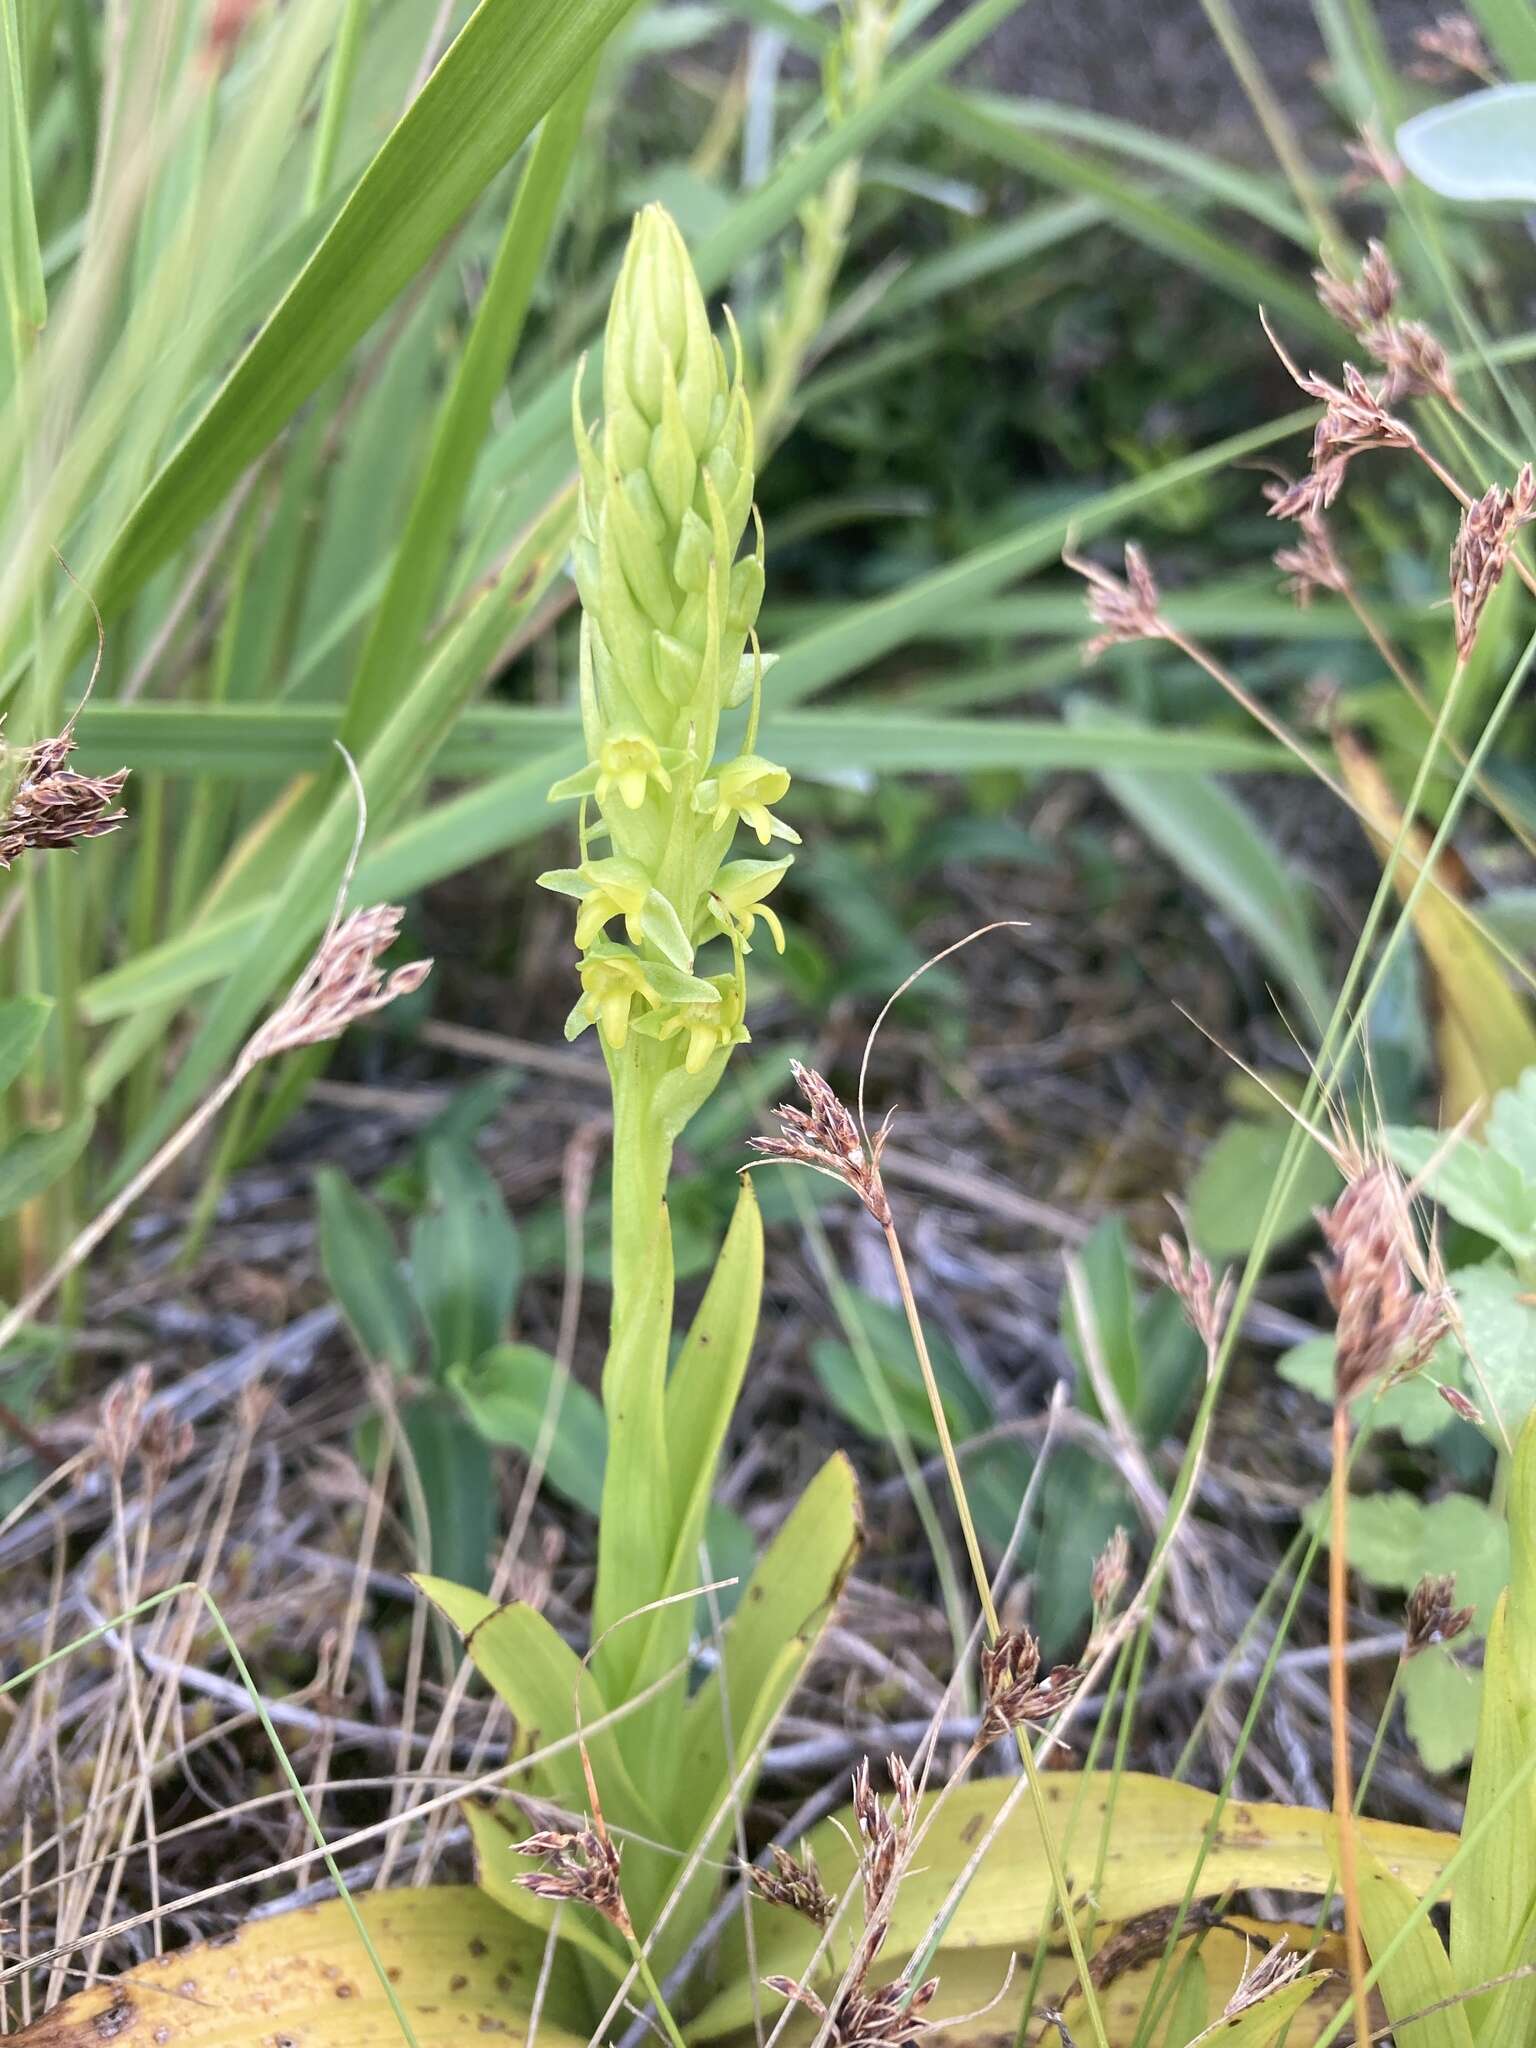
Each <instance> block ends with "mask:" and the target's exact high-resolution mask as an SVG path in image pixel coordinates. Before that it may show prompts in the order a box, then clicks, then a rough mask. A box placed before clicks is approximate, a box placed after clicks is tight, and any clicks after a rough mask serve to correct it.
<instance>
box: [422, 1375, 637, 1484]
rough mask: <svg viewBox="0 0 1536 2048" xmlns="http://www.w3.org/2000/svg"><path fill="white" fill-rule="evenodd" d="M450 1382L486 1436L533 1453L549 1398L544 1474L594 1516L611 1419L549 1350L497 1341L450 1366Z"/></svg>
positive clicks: (530, 1454)
mask: <svg viewBox="0 0 1536 2048" xmlns="http://www.w3.org/2000/svg"><path fill="white" fill-rule="evenodd" d="M448 1385H449V1386H450V1387H451V1388H452V1390H453V1392H454V1394H455V1395H456V1396H457V1397H458V1400H459V1401H460V1403H461V1404H462V1406H463V1409H464V1413H465V1414H466V1415H467V1416H468V1417H469V1419H470V1421H471V1422H472V1423H473V1424H474V1426H475V1428H476V1429H477V1430H478V1431H479V1432H480V1434H481V1436H483V1437H484V1438H485V1440H486V1442H487V1443H490V1444H504V1445H507V1446H509V1447H511V1448H512V1449H515V1450H519V1451H522V1452H524V1453H525V1454H526V1455H527V1456H528V1457H530V1458H531V1457H532V1456H533V1454H534V1451H535V1449H536V1448H537V1446H538V1443H539V1439H540V1437H541V1436H542V1435H543V1432H544V1417H545V1411H546V1409H548V1408H549V1407H551V1405H552V1406H553V1410H554V1427H553V1430H552V1431H551V1433H550V1438H549V1444H548V1447H547V1450H546V1454H545V1464H544V1476H545V1478H546V1480H547V1481H548V1483H549V1484H550V1485H551V1486H552V1487H553V1488H554V1489H555V1491H556V1493H558V1494H560V1495H562V1496H563V1498H564V1499H566V1500H568V1501H570V1502H571V1504H572V1505H573V1506H574V1507H578V1508H582V1509H584V1510H585V1512H586V1513H587V1514H589V1515H596V1514H597V1513H598V1512H599V1511H600V1509H601V1507H602V1501H603V1468H604V1465H605V1464H606V1462H607V1458H608V1425H607V1423H606V1422H605V1421H604V1419H603V1411H602V1408H601V1406H600V1405H599V1403H598V1402H597V1400H596V1399H595V1398H594V1397H593V1396H592V1395H591V1394H590V1393H588V1391H587V1389H586V1388H585V1387H584V1386H582V1385H581V1383H580V1381H578V1380H574V1379H572V1378H571V1376H570V1374H569V1373H563V1372H562V1371H561V1369H560V1366H559V1364H558V1363H557V1361H556V1360H555V1359H553V1358H551V1357H550V1355H549V1353H548V1352H547V1351H540V1350H539V1349H538V1348H537V1346H536V1345H533V1344H494V1345H492V1347H491V1349H490V1350H489V1351H485V1352H482V1353H481V1355H480V1356H479V1357H478V1358H477V1359H476V1360H475V1362H474V1364H473V1365H452V1366H450V1367H449V1368H448Z"/></svg>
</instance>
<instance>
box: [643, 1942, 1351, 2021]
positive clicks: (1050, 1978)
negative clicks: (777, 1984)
mask: <svg viewBox="0 0 1536 2048" xmlns="http://www.w3.org/2000/svg"><path fill="white" fill-rule="evenodd" d="M769 1919H770V1916H769V1915H768V1914H767V1913H764V1912H763V1911H761V1910H760V1911H759V1915H758V1926H759V1928H762V1927H763V1926H764V1925H765V1924H767V1923H768V1921H769ZM1113 1931H1114V1930H1113V1929H1110V1928H1106V1929H1104V1933H1105V1934H1106V1935H1109V1934H1111V1933H1112V1932H1113ZM1282 1937H1288V1938H1289V1940H1290V1943H1291V1946H1292V1948H1293V1949H1305V1948H1307V1947H1308V1946H1309V1945H1310V1944H1311V1942H1312V1941H1313V1940H1314V1938H1315V1937H1314V1933H1313V1930H1312V1929H1311V1928H1310V1927H1305V1926H1300V1925H1297V1924H1295V1923H1281V1924H1275V1923H1273V1922H1262V1921H1256V1920H1245V1919H1241V1918H1237V1917H1232V1918H1229V1919H1227V1920H1226V1921H1224V1922H1223V1924H1222V1925H1221V1926H1220V1927H1212V1928H1209V1929H1207V1930H1206V1931H1205V1932H1204V1934H1203V1935H1201V1936H1199V1937H1198V1938H1197V1937H1195V1936H1194V1935H1190V1936H1188V1937H1187V1938H1186V1939H1185V1940H1184V1941H1183V1942H1181V1943H1180V1956H1181V1960H1180V1962H1179V1964H1178V1965H1177V1968H1178V1969H1179V1973H1180V1991H1179V1993H1178V1994H1176V1995H1175V1997H1174V1998H1173V1999H1172V2000H1171V2001H1170V2003H1169V2004H1168V2006H1167V2008H1166V2012H1167V2018H1166V2020H1162V2021H1159V2022H1158V2023H1157V2024H1156V2026H1155V2027H1154V2029H1153V2032H1152V2035H1151V2048H1189V2044H1190V2043H1191V2042H1192V2041H1193V2039H1194V2037H1195V2035H1197V2034H1199V2033H1200V2032H1202V2030H1203V2029H1204V2028H1205V2027H1206V2026H1208V2025H1209V2024H1211V2023H1212V2022H1213V2021H1216V2020H1218V2019H1219V2018H1220V2015H1221V2012H1222V2009H1223V2007H1224V2006H1225V2005H1226V2002H1227V2000H1228V1999H1229V1998H1230V1997H1231V1996H1232V1993H1233V1992H1234V1991H1235V1990H1236V1989H1237V1985H1238V1980H1239V1979H1240V1978H1241V1976H1242V1974H1243V1971H1244V1969H1245V1968H1247V1967H1251V1965H1252V1964H1253V1963H1254V1962H1256V1961H1257V1960H1258V1959H1259V1958H1260V1957H1261V1956H1262V1955H1263V1953H1264V1951H1265V1949H1266V1948H1268V1947H1269V1945H1270V1944H1271V1943H1272V1942H1275V1941H1278V1940H1280V1939H1281V1938H1282ZM1010 1960H1013V1961H1014V1970H1013V1976H1012V1979H1011V1980H1010V1978H1009V1975H1008V1968H1009V1962H1010ZM1315 1961H1316V1963H1317V1965H1318V1969H1317V1974H1316V1976H1315V1978H1314V1985H1313V1988H1314V1989H1315V1991H1316V1993H1317V1995H1316V1997H1315V1998H1314V1999H1313V2000H1312V2001H1311V2002H1310V2003H1306V2002H1305V2001H1298V2003H1300V2004H1302V2006H1303V2009H1302V2010H1301V2011H1300V2012H1298V2013H1297V2014H1296V2017H1295V2018H1293V2019H1292V2021H1291V2027H1290V2032H1289V2033H1288V2034H1287V2035H1286V2048H1312V2044H1313V2042H1315V2041H1316V2039H1317V2037H1318V2035H1319V2034H1320V2033H1321V2032H1322V2030H1323V2028H1324V2026H1325V2025H1326V2024H1327V2022H1328V2021H1329V2020H1330V2019H1331V2018H1332V2017H1333V2015H1334V2013H1335V2012H1336V2011H1337V2010H1338V2008H1339V2006H1340V2005H1341V2004H1342V2003H1343V1997H1344V1980H1343V1977H1342V1974H1341V1973H1342V1970H1343V1967H1344V1954H1343V1945H1342V1943H1341V1942H1340V1940H1339V1939H1338V1937H1337V1936H1335V1935H1328V1936H1326V1937H1325V1938H1324V1940H1323V1941H1322V1943H1321V1944H1320V1945H1319V1947H1318V1950H1317V1954H1316V1957H1315ZM934 1968H935V1971H936V1972H937V1974H938V1979H939V1988H938V1991H937V1992H936V1994H935V1995H934V2000H933V2003H932V2005H931V2006H930V2007H929V2008H928V2013H927V2017H928V2018H930V2019H932V2020H934V2021H936V2022H937V2023H938V2024H939V2025H940V2026H942V2028H943V2032H942V2033H941V2034H939V2035H937V2036H936V2038H935V2043H934V2048H1001V2044H1002V2043H1004V2042H1007V2041H1011V2040H1012V2039H1013V2038H1014V2037H1015V2035H1016V2033H1017V2030H1018V2024H1019V2020H1020V2018H1021V2017H1022V2014H1023V2006H1024V1995H1025V1992H1026V1990H1027V1989H1028V1985H1029V1958H1028V1956H1019V1957H1017V1958H1015V1957H1014V1952H1013V1951H1012V1950H1011V1949H1007V1948H975V1949H946V1950H945V1951H944V1952H943V1954H942V1955H940V1956H939V1958H938V1959H937V1961H936V1963H935V1965H934ZM889 1974H890V1973H889V1972H886V1971H884V1970H883V1969H882V1971H880V1972H878V1973H877V1975H880V1976H887V1975H889ZM1156 1974H1157V1962H1156V1960H1155V1959H1153V1960H1152V1961H1150V1962H1145V1963H1142V1964H1140V1965H1138V1966H1137V1967H1136V1968H1134V1969H1130V1970H1126V1971H1124V1972H1123V1973H1122V1974H1121V1975H1119V1976H1117V1977H1115V1978H1114V1979H1113V1981H1112V1982H1111V1983H1110V1984H1108V1985H1107V1986H1106V1987H1105V1989H1104V1990H1103V1991H1102V1992H1101V1993H1100V1995H1099V2011H1100V2014H1101V2016H1102V2018H1103V2021H1104V2027H1105V2032H1106V2033H1107V2035H1108V2037H1109V2048H1132V2043H1133V2042H1134V2041H1135V2040H1136V2038H1137V2033H1138V2029H1139V2028H1140V2026H1141V2020H1142V2013H1143V2010H1144V2008H1145V2006H1146V2001H1147V1997H1148V1994H1149V1993H1150V1991H1151V1989H1152V1980H1153V1978H1154V1977H1155V1975H1156ZM1074 1979H1075V1972H1074V1970H1073V1966H1072V1959H1071V1957H1070V1956H1069V1955H1067V1954H1066V1953H1065V1951H1062V1952H1061V1953H1053V1954H1051V1955H1049V1956H1047V1958H1046V1961H1045V1965H1044V1968H1043V1970H1042V1972H1041V1976H1040V1983H1039V1986H1038V1992H1037V1997H1036V2001H1035V2008H1036V2010H1038V2009H1039V2007H1040V2005H1041V2004H1047V2003H1050V2002H1052V2001H1055V2002H1057V2003H1061V2002H1062V2001H1065V2005H1064V2016H1065V2018H1066V2021H1067V2025H1068V2027H1069V2029H1070V2030H1071V2033H1072V2037H1073V2039H1074V2040H1075V2041H1077V2042H1079V2043H1081V2042H1083V2041H1085V2040H1089V2039H1091V2038H1092V2036H1091V2034H1090V2033H1089V2031H1088V2029H1087V2027H1086V2026H1085V2025H1084V2023H1083V2018H1082V2011H1083V2007H1082V2000H1081V1999H1080V1998H1078V1997H1075V1996H1073V1995H1072V1993H1073V1986H1074ZM1170 1982H1171V1977H1170V1978H1166V1979H1165V1980H1164V1985H1163V1993H1166V1991H1167V1989H1168V1985H1169V1983H1170ZM1005 1984H1006V1986H1007V1989H1006V1990H1004V1989H1003V1987H1004V1985H1005ZM821 1988H825V1987H824V1986H823V1987H821ZM1000 1991H1001V1992H1002V1996H1001V1997H999V1996H998V1993H999V1992H1000ZM1163 1993H1160V1994H1159V1996H1160V1997H1161V1996H1162V1995H1163ZM779 2010H780V2003H779V2000H778V1999H777V1998H776V1997H775V1995H774V1994H773V1993H772V1992H770V1991H764V1993H763V2012H764V2017H765V2019H767V2020H768V2021H769V2022H770V2023H772V2022H773V2021H775V2020H776V2018H777V2015H778V2012H779ZM1271 2010H1272V2011H1273V2012H1274V2014H1275V2024H1276V2026H1277V2027H1278V2026H1280V2025H1281V2024H1283V2020H1284V2014H1283V2012H1282V2011H1281V2010H1280V2009H1279V2008H1271ZM1262 2011H1264V2008H1262V2007H1259V2008H1255V2013H1256V2014H1257V2013H1259V2012H1262ZM970 2015H975V2017H974V2018H970V2017H969V2016H970ZM957 2020H958V2021H966V2020H968V2021H969V2023H968V2024H963V2025H956V2024H955V2022H956V2021H957ZM683 2031H684V2033H685V2035H687V2036H688V2038H689V2039H690V2041H691V2040H692V2039H693V2038H694V2036H695V2034H696V2032H697V2029H696V2028H695V2027H693V2026H691V2025H689V2024H688V2022H687V2021H684V2023H683ZM815 2032H816V2023H815V2021H814V2020H812V2019H810V2017H809V2016H808V2015H806V2016H804V2017H802V2016H801V2015H800V2014H798V2013H797V2014H794V2015H792V2016H791V2018H790V2021H789V2025H788V2027H787V2028H786V2030H785V2038H786V2041H787V2042H788V2043H789V2044H791V2048H807V2044H808V2043H809V2042H810V2041H811V2040H812V2039H813V2038H814V2036H815ZM1031 2039H1033V2035H1031ZM1243 2039H1244V2037H1243V2036H1242V2035H1238V2034H1233V2033H1232V2032H1230V2031H1225V2032H1219V2033H1217V2034H1216V2035H1215V2036H1214V2043H1213V2048H1226V2044H1227V2042H1228V2041H1229V2040H1237V2041H1238V2042H1239V2044H1241V2042H1242V2041H1243ZM752 2041H753V2035H752V2030H751V2026H750V2023H749V2024H748V2025H747V2026H746V2027H744V2028H743V2029H742V2030H741V2031H740V2032H739V2033H738V2034H737V2035H735V2036H734V2037H733V2038H732V2040H731V2042H730V2043H729V2048H751V2043H752ZM1043 2048H1055V2040H1054V2035H1053V2033H1052V2031H1051V2030H1050V2029H1047V2030H1046V2041H1045V2044H1043Z"/></svg>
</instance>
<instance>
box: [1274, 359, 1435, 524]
mask: <svg viewBox="0 0 1536 2048" xmlns="http://www.w3.org/2000/svg"><path fill="white" fill-rule="evenodd" d="M1264 331H1265V333H1266V334H1268V335H1269V340H1270V345H1271V347H1272V348H1273V349H1274V351H1275V353H1276V355H1278V356H1279V358H1280V360H1281V362H1282V363H1283V364H1284V365H1285V368H1286V370H1287V371H1288V372H1289V374H1290V376H1291V379H1292V381H1293V382H1294V383H1295V384H1296V386H1297V388H1298V389H1299V390H1301V391H1304V392H1305V393H1306V394H1307V396H1308V397H1309V398H1315V399H1318V400H1319V401H1320V402H1321V404H1322V407H1323V412H1322V416H1321V418H1320V419H1319V420H1318V422H1317V425H1316V426H1315V427H1314V428H1313V430H1312V458H1311V468H1310V470H1309V471H1308V473H1307V475H1306V476H1304V477H1302V478H1301V479H1300V481H1299V482H1297V483H1294V484H1291V485H1290V486H1288V487H1287V488H1286V489H1284V490H1282V491H1280V492H1279V493H1277V494H1276V495H1275V496H1273V497H1272V498H1271V499H1270V506H1269V516H1270V518H1271V519H1300V518H1301V517H1303V515H1310V514H1314V513H1318V512H1326V511H1327V509H1328V507H1329V506H1330V505H1331V504H1332V503H1333V501H1334V499H1335V498H1337V496H1338V495H1339V491H1340V489H1341V488H1342V487H1343V483H1344V475H1345V471H1346V470H1347V469H1348V467H1349V464H1350V463H1351V462H1352V461H1353V460H1354V459H1355V457H1356V456H1357V455H1363V454H1364V453H1365V452H1366V450H1367V449H1369V448H1412V447H1415V446H1416V445H1417V443H1416V440H1415V437H1414V433H1413V429H1412V428H1411V427H1409V426H1408V425H1406V424H1405V423H1404V422H1403V421H1402V420H1400V419H1398V418H1397V417H1396V416H1395V415H1394V414H1393V413H1391V412H1389V411H1388V410H1387V404H1386V398H1385V393H1384V390H1383V391H1377V390H1375V389H1373V388H1372V386H1371V383H1370V381H1369V379H1368V378H1366V377H1365V376H1364V375H1363V374H1362V372H1361V371H1360V370H1358V369H1357V368H1356V367H1355V365H1354V364H1353V363H1346V364H1345V365H1344V367H1343V369H1342V371H1341V372H1340V380H1341V381H1340V382H1339V383H1337V384H1334V383H1331V382H1330V381H1329V380H1328V379H1327V378H1326V377H1319V376H1317V375H1315V374H1314V373H1313V372H1310V371H1307V372H1303V371H1301V370H1299V369H1298V368H1297V366H1296V364H1295V363H1294V362H1293V361H1292V360H1291V358H1290V356H1289V355H1287V353H1286V351H1285V350H1284V348H1282V347H1281V345H1280V343H1279V341H1278V340H1277V339H1276V338H1275V335H1274V334H1273V332H1271V330H1270V329H1269V328H1268V326H1267V325H1266V327H1265V330H1264Z"/></svg>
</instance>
